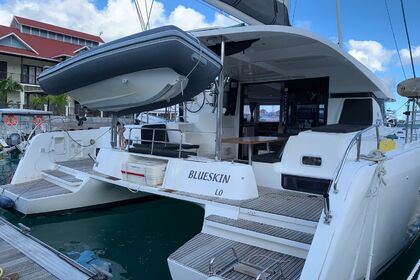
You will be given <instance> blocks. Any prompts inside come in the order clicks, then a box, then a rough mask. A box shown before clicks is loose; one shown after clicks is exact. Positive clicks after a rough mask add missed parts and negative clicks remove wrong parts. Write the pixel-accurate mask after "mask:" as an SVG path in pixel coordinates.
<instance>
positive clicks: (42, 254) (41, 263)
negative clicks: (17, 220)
mask: <svg viewBox="0 0 420 280" xmlns="http://www.w3.org/2000/svg"><path fill="white" fill-rule="evenodd" d="M0 268H1V269H2V270H3V277H5V276H7V275H10V274H12V273H18V275H19V279H20V280H50V279H72V280H78V279H80V280H87V279H97V278H95V275H94V274H93V273H92V272H90V271H89V270H87V269H85V268H83V267H82V266H81V265H79V264H77V263H76V262H74V261H73V260H71V259H70V258H68V257H66V256H65V255H63V254H61V253H59V252H58V251H56V250H54V249H52V248H51V247H49V246H48V245H46V244H44V243H42V242H41V241H39V240H37V239H35V238H34V237H32V236H31V235H29V234H26V233H23V232H22V231H21V230H19V229H18V228H17V227H15V226H13V225H12V224H10V223H9V222H7V221H6V220H5V219H3V218H0Z"/></svg>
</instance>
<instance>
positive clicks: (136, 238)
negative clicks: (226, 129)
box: [0, 161, 420, 280]
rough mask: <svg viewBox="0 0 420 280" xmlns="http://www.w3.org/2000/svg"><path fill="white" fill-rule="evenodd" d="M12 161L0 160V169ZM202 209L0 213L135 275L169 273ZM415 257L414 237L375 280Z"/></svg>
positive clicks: (166, 205)
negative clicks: (174, 254)
mask: <svg viewBox="0 0 420 280" xmlns="http://www.w3.org/2000/svg"><path fill="white" fill-rule="evenodd" d="M16 165H17V161H12V162H11V161H8V162H7V164H5V163H4V161H0V172H1V171H3V172H6V171H7V172H9V171H10V170H13V168H15V167H16ZM1 174H2V173H0V179H3V180H5V177H7V176H4V175H3V176H1ZM6 175H7V174H6ZM6 179H7V178H6ZM203 214H204V211H203V209H202V208H201V207H199V206H197V205H194V204H190V203H186V202H181V201H176V200H172V199H167V198H159V199H156V200H151V201H147V202H143V203H137V204H129V205H125V206H118V207H113V208H108V209H102V210H92V211H86V212H78V213H66V214H61V215H55V216H36V217H21V216H19V215H17V214H15V213H10V212H6V211H3V210H0V216H3V217H6V218H7V219H8V220H9V221H11V222H12V223H15V224H16V223H19V222H20V223H23V224H25V225H27V226H29V227H31V229H32V234H33V235H34V236H35V237H37V238H39V239H40V240H42V241H44V242H45V243H47V244H49V245H50V246H52V247H54V248H55V249H57V250H59V251H60V252H62V253H64V254H66V255H67V256H69V257H71V258H73V259H75V260H78V261H79V262H80V263H82V264H83V265H86V266H89V265H90V263H92V262H93V263H95V264H97V263H99V264H100V265H104V266H107V265H108V266H109V267H110V270H111V272H112V274H113V275H114V278H113V279H141V280H143V279H170V274H169V270H168V266H167V262H166V258H167V257H168V256H169V255H170V254H171V253H172V252H174V251H175V250H176V249H177V248H179V247H180V246H181V245H182V244H184V243H185V242H186V241H187V240H189V239H190V238H192V237H193V236H194V235H195V234H197V233H198V232H200V230H201V226H202V222H203ZM419 257H420V240H417V241H416V243H414V245H413V246H412V247H411V248H410V249H409V250H408V251H406V252H405V253H404V254H403V255H401V257H400V258H399V259H398V260H397V261H396V262H395V263H394V264H393V265H392V266H391V267H390V268H389V269H388V270H387V271H386V272H385V273H384V274H383V275H382V276H381V277H380V280H391V279H392V280H394V279H406V278H407V276H408V275H409V273H410V271H411V269H412V268H413V267H414V265H415V264H416V262H417V260H418V259H419Z"/></svg>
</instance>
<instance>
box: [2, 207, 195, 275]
mask: <svg viewBox="0 0 420 280" xmlns="http://www.w3.org/2000/svg"><path fill="white" fill-rule="evenodd" d="M3 216H5V217H6V218H7V219H8V220H9V221H11V222H13V223H17V222H21V223H24V224H25V225H27V226H29V227H31V229H32V235H34V236H35V237H37V238H39V239H40V240H42V241H44V242H45V243H47V244H48V245H50V246H52V247H54V248H55V249H57V250H59V251H60V252H62V253H64V254H66V255H67V256H69V257H71V258H73V259H75V260H76V259H77V258H79V257H80V254H81V253H83V252H84V253H85V254H86V253H88V254H90V253H92V254H93V256H92V257H93V258H94V259H96V261H99V262H100V263H103V262H108V263H109V264H110V269H111V272H112V274H113V275H114V278H112V279H170V275H169V270H168V266H167V262H166V258H167V257H168V256H169V255H170V254H171V253H172V252H174V251H175V250H176V249H177V248H178V247H180V246H181V245H182V244H184V243H185V242H186V241H187V240H189V239H190V238H192V237H193V236H194V235H195V234H197V233H198V232H200V230H201V224H202V219H203V210H202V208H200V207H198V206H196V205H192V204H188V203H183V202H180V201H175V200H171V199H158V200H154V201H148V202H145V203H141V204H131V205H126V206H120V207H114V208H111V209H107V210H100V211H99V210H95V211H89V212H80V213H71V214H63V215H59V216H43V217H41V216H39V217H33V218H19V217H17V216H15V215H14V214H11V213H6V212H3ZM92 257H89V258H88V259H91V258H92ZM86 263H88V261H85V262H84V264H85V265H86Z"/></svg>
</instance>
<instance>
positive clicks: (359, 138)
mask: <svg viewBox="0 0 420 280" xmlns="http://www.w3.org/2000/svg"><path fill="white" fill-rule="evenodd" d="M372 128H375V133H376V148H377V149H379V125H378V124H374V125H372V126H369V127H368V128H365V129H363V130H361V131H359V132H358V133H356V135H354V136H353V138H352V139H351V141H350V143H349V145H348V146H347V149H346V151H345V153H344V156H343V158H342V159H341V162H340V165H339V167H338V169H337V171H336V172H335V176H334V180H333V181H332V184H333V188H334V192H335V193H337V192H338V189H337V182H338V179H339V178H340V175H341V172H342V170H343V167H344V163H345V162H346V160H347V157H348V156H349V154H350V151H351V149H352V148H353V146H354V145H355V144H356V143H357V154H356V161H359V160H360V150H361V145H362V135H363V134H364V133H366V132H367V131H369V130H371V129H372Z"/></svg>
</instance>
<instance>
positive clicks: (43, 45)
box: [0, 25, 82, 61]
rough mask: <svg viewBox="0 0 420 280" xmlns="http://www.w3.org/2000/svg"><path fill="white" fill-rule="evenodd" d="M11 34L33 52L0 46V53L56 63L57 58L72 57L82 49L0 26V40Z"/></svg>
mask: <svg viewBox="0 0 420 280" xmlns="http://www.w3.org/2000/svg"><path fill="white" fill-rule="evenodd" d="M12 33H14V34H15V35H16V36H18V37H19V38H20V39H22V40H23V41H24V42H25V43H26V44H27V45H28V46H30V47H31V48H32V49H33V50H35V52H33V51H31V50H24V49H19V48H13V47H7V46H2V45H0V53H8V54H14V55H21V56H25V57H33V58H38V59H43V60H52V61H58V59H57V56H59V55H68V56H74V55H75V53H74V52H75V51H77V50H79V49H80V48H81V47H82V46H79V45H73V44H70V43H65V42H61V41H57V40H53V39H48V38H44V37H39V36H36V35H30V34H26V33H21V32H20V31H19V30H18V29H16V28H13V27H8V26H3V25H0V38H2V37H5V36H7V35H9V34H12Z"/></svg>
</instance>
